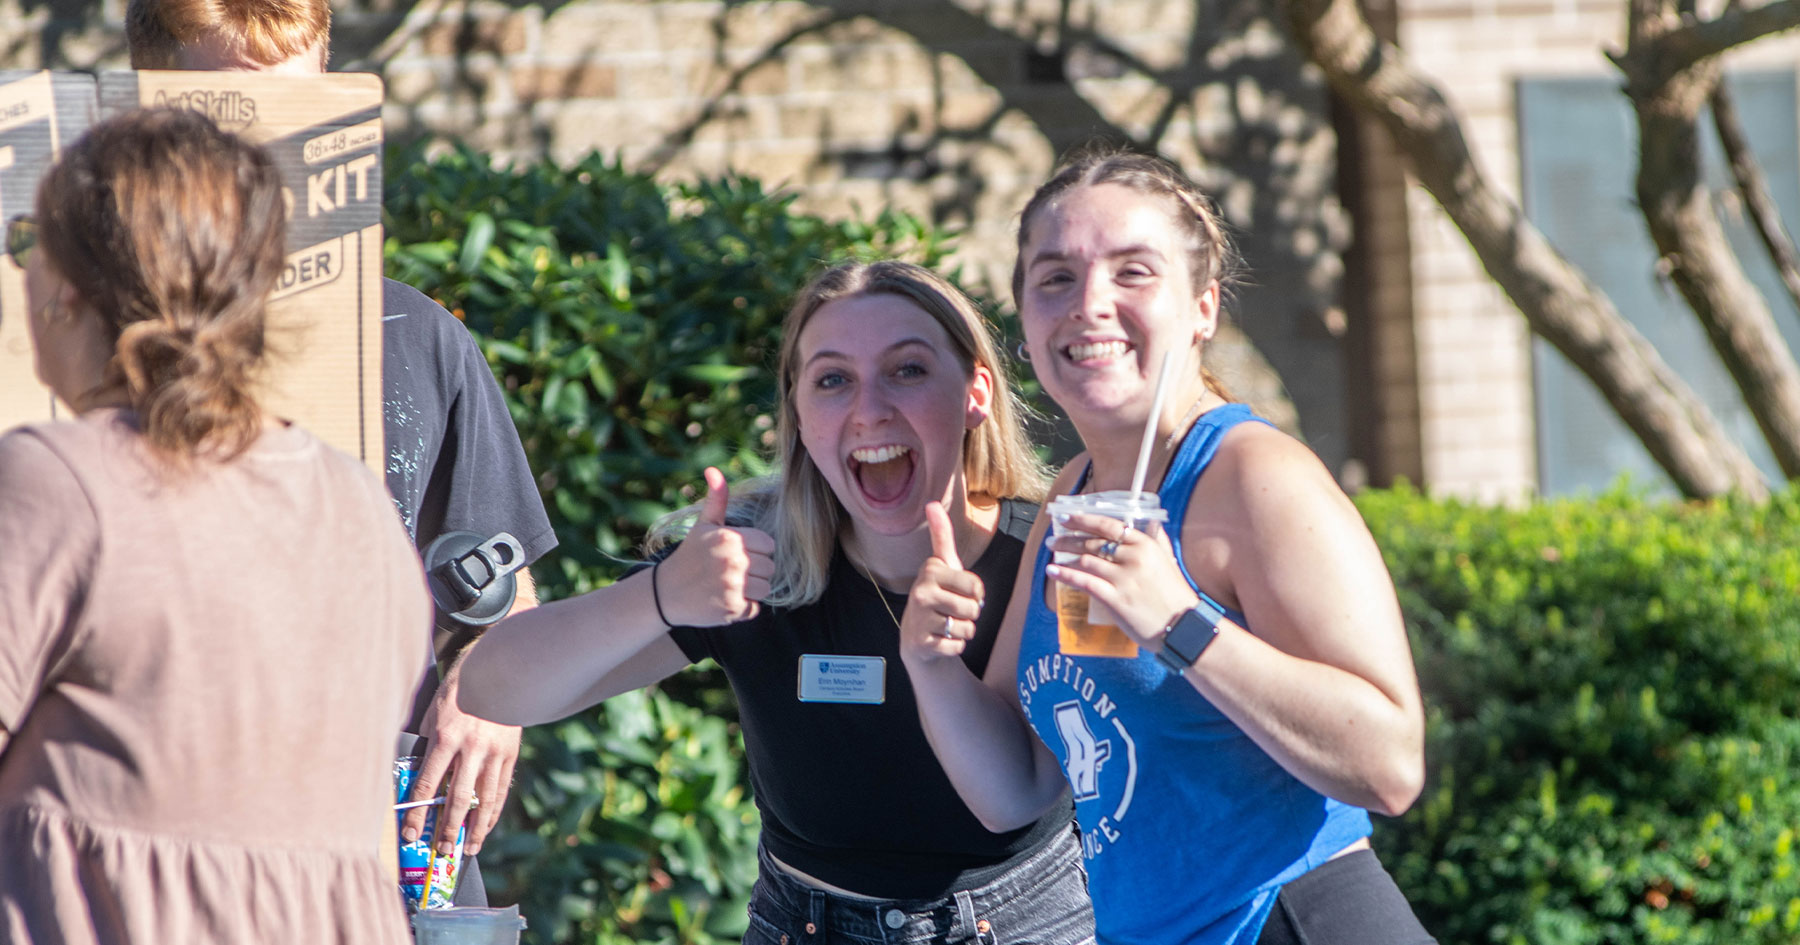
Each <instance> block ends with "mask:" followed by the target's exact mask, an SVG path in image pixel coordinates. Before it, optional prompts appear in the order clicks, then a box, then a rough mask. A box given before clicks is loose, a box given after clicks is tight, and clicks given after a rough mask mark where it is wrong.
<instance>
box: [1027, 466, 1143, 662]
mask: <svg viewBox="0 0 1800 945" xmlns="http://www.w3.org/2000/svg"><path fill="white" fill-rule="evenodd" d="M1077 512H1085V513H1088V514H1090V515H1104V516H1107V517H1108V518H1113V519H1117V520H1119V521H1121V522H1126V523H1129V524H1130V525H1131V527H1132V528H1134V529H1137V530H1138V531H1140V532H1143V533H1144V534H1146V535H1151V536H1154V535H1156V534H1157V533H1158V532H1159V531H1161V530H1162V526H1163V523H1164V522H1166V521H1168V520H1169V513H1168V512H1167V511H1166V510H1165V509H1163V507H1162V500H1161V499H1160V498H1159V497H1158V496H1157V495H1156V493H1154V492H1132V491H1130V490H1128V489H1120V490H1115V491H1112V492H1095V493H1092V494H1089V495H1059V496H1057V497H1056V498H1054V499H1051V500H1050V533H1051V535H1053V536H1056V537H1061V536H1063V535H1081V534H1087V533H1085V532H1078V531H1076V530H1074V529H1072V528H1070V527H1069V516H1070V515H1073V514H1075V513H1077ZM1076 557H1078V556H1077V555H1074V554H1070V553H1068V552H1063V551H1059V552H1056V555H1055V560H1056V562H1057V563H1058V564H1066V563H1068V562H1070V561H1073V560H1075V558H1076ZM1051 586H1052V588H1053V589H1054V590H1055V593H1056V639H1057V643H1058V645H1059V646H1060V648H1061V650H1062V652H1064V653H1066V654H1069V655H1071V656H1112V657H1119V658H1122V659H1135V658H1137V655H1138V647H1137V642H1136V641H1134V640H1132V639H1131V636H1130V635H1129V634H1127V633H1126V632H1125V631H1124V630H1122V629H1120V627H1119V618H1118V617H1116V616H1114V615H1113V612H1112V609H1111V608H1109V607H1107V606H1106V605H1105V604H1102V603H1100V602H1099V601H1097V600H1094V599H1093V598H1092V597H1090V596H1089V595H1088V593H1087V592H1086V591H1079V590H1076V589H1075V588H1072V587H1069V586H1067V585H1064V584H1062V583H1060V582H1056V581H1052V582H1051Z"/></svg>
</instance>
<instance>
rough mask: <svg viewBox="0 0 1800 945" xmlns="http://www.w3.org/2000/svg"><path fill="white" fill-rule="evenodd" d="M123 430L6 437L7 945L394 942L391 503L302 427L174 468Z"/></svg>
mask: <svg viewBox="0 0 1800 945" xmlns="http://www.w3.org/2000/svg"><path fill="white" fill-rule="evenodd" d="M133 422H134V420H133V415H132V414H131V413H129V412H127V411H118V410H102V411H95V412H93V413H90V414H88V415H86V416H84V417H83V418H82V419H80V420H78V421H75V422H71V423H54V424H44V425H39V426H34V427H28V428H23V429H20V430H16V431H14V432H12V433H10V434H8V435H6V436H5V437H0V734H3V735H5V736H7V741H6V743H5V745H4V748H3V749H0V942H8V943H17V945H24V943H47V942H55V943H75V945H85V943H134V945H156V943H171V945H174V943H181V945H195V943H211V942H219V943H225V942H231V943H246V945H247V943H256V945H277V943H285V942H293V943H302V942H304V943H306V945H329V943H352V942H354V943H359V945H360V943H375V945H387V943H393V945H403V943H405V942H407V941H409V938H408V935H407V931H406V920H405V914H404V911H403V909H402V907H401V905H400V900H399V898H398V894H397V892H396V890H395V886H394V883H393V881H392V879H391V877H390V876H389V874H388V873H387V871H386V869H385V868H384V866H383V863H382V860H381V857H380V845H381V838H382V827H383V819H384V818H385V817H389V816H391V815H390V814H389V813H388V805H389V804H391V794H390V791H391V788H390V772H391V765H392V761H393V758H392V748H393V741H394V733H395V732H397V731H399V729H400V726H401V724H402V719H403V716H404V711H405V709H406V702H407V700H408V697H409V696H410V694H411V692H412V687H413V685H414V684H415V682H416V681H417V678H418V676H419V674H420V672H421V670H422V668H423V667H424V665H425V657H426V652H425V648H426V646H427V640H428V639H429V636H428V627H429V622H430V609H429V608H430V605H429V603H428V599H427V597H426V593H425V589H424V581H423V578H422V576H421V573H420V570H419V564H418V559H417V557H416V555H415V553H414V551H413V549H412V548H411V546H410V544H409V543H408V542H407V540H406V536H405V534H404V532H403V531H402V529H401V527H400V523H399V520H398V517H397V516H396V515H395V513H394V508H393V504H392V502H391V500H390V499H389V498H388V496H387V494H386V492H385V490H384V489H383V488H382V485H381V483H380V481H379V480H378V479H376V477H375V476H374V474H373V473H371V472H370V471H369V470H367V469H365V468H363V467H362V466H360V465H359V464H358V463H357V462H356V461H355V460H353V459H351V458H349V457H347V456H344V455H343V454H340V453H338V452H336V451H334V450H332V449H330V448H328V447H326V446H324V445H323V444H322V443H320V442H319V441H318V440H316V439H314V438H313V437H312V436H311V435H310V434H308V433H306V432H305V431H303V430H300V429H299V428H297V427H286V428H281V429H275V430H270V431H268V432H265V433H264V434H263V435H262V436H261V438H260V439H259V440H258V441H257V442H256V443H255V445H254V446H252V447H251V449H250V451H249V452H247V453H245V454H244V455H243V456H241V457H239V458H238V459H236V460H233V461H232V462H230V463H227V464H223V465H220V464H197V465H195V466H194V467H193V468H192V469H191V470H190V471H189V472H187V473H185V474H171V473H169V472H167V471H165V470H163V469H162V467H160V466H158V465H157V464H155V463H154V462H152V461H151V460H149V459H148V458H147V457H146V455H145V448H144V446H143V441H142V440H141V438H140V437H139V436H138V434H137V433H136V432H135V430H134V428H133Z"/></svg>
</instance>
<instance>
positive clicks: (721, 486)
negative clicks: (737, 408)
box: [658, 466, 775, 627]
mask: <svg viewBox="0 0 1800 945" xmlns="http://www.w3.org/2000/svg"><path fill="white" fill-rule="evenodd" d="M730 506H731V487H730V486H728V485H726V483H725V474H724V473H721V472H719V470H718V469H716V468H714V467H712V466H708V467H707V468H706V500H705V501H704V502H703V503H701V506H700V517H699V519H697V520H696V521H695V522H694V527H693V528H692V529H690V530H689V531H688V534H687V537H686V538H684V539H682V542H681V544H680V546H678V547H677V548H676V549H675V551H674V552H673V553H671V554H670V555H669V557H668V558H667V560H665V561H664V562H663V564H662V567H664V568H666V569H667V570H666V571H664V572H663V573H662V574H661V575H660V576H659V577H658V581H659V582H660V583H659V587H660V589H661V592H662V602H663V613H665V614H666V615H667V616H668V619H669V622H671V623H673V624H675V625H676V626H686V627H716V626H719V625H721V624H727V623H736V622H738V621H740V620H749V619H750V618H751V617H754V616H756V614H757V611H758V609H759V605H758V603H757V602H758V601H760V600H762V599H763V598H765V597H768V596H769V582H770V581H771V580H772V579H773V578H774V577H775V559H774V554H775V539H773V538H771V537H769V534H768V533H767V532H764V531H762V530H760V529H755V528H734V527H732V526H729V525H726V524H725V513H726V510H727V509H729V508H730Z"/></svg>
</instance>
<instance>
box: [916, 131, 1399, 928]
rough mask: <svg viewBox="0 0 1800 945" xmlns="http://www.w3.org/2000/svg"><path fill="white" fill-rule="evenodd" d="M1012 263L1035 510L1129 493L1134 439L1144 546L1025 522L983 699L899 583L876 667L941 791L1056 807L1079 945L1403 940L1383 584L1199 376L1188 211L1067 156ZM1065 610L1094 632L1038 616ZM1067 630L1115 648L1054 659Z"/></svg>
mask: <svg viewBox="0 0 1800 945" xmlns="http://www.w3.org/2000/svg"><path fill="white" fill-rule="evenodd" d="M1018 251H1019V256H1018V261H1017V264H1016V266H1015V268H1014V271H1013V272H1014V274H1013V294H1014V298H1015V300H1016V302H1017V304H1018V307H1019V315H1020V322H1021V325H1022V327H1023V330H1024V334H1025V343H1024V350H1025V352H1026V353H1027V354H1028V355H1029V360H1030V362H1031V366H1032V370H1033V371H1034V372H1035V373H1036V375H1037V378H1038V380H1039V381H1040V382H1041V383H1042V384H1043V387H1044V391H1045V392H1046V393H1047V394H1049V395H1050V397H1051V398H1052V399H1054V400H1055V401H1056V403H1057V404H1058V405H1059V406H1060V407H1061V408H1062V409H1063V410H1064V412H1065V413H1066V414H1067V415H1068V417H1069V419H1070V421H1071V422H1072V423H1073V424H1074V426H1075V429H1076V431H1077V432H1078V433H1079V434H1080V435H1081V439H1082V442H1083V444H1084V445H1085V446H1086V451H1085V452H1084V453H1082V454H1081V455H1078V456H1076V457H1075V458H1074V459H1073V460H1072V461H1071V462H1070V463H1069V464H1068V465H1067V466H1066V467H1064V469H1063V471H1062V473H1061V475H1060V476H1058V478H1057V480H1056V483H1055V485H1054V486H1053V487H1052V490H1051V491H1052V494H1053V495H1066V494H1071V493H1093V492H1102V491H1110V490H1129V489H1130V488H1131V487H1132V482H1133V475H1134V472H1135V466H1136V460H1137V456H1138V451H1139V444H1140V442H1141V441H1142V438H1143V437H1144V435H1145V429H1146V426H1147V425H1148V426H1149V427H1150V428H1151V429H1152V431H1153V432H1152V433H1151V436H1152V440H1151V451H1150V455H1149V466H1148V475H1147V478H1146V489H1148V490H1153V491H1154V492H1155V493H1156V494H1157V496H1158V497H1159V499H1160V502H1161V508H1162V509H1163V510H1164V511H1166V513H1167V514H1168V521H1167V524H1166V527H1164V528H1163V529H1161V530H1159V531H1157V533H1156V534H1154V535H1152V534H1149V533H1148V532H1149V531H1150V529H1145V530H1142V531H1140V530H1138V529H1136V528H1130V527H1127V526H1126V524H1125V523H1124V522H1122V521H1120V520H1118V519H1115V518H1109V517H1104V516H1098V515H1081V514H1077V515H1071V516H1070V517H1069V519H1068V525H1069V528H1070V532H1071V533H1070V534H1065V535H1063V536H1061V537H1057V538H1052V539H1050V540H1046V538H1047V536H1048V535H1049V528H1050V522H1049V521H1048V516H1047V515H1040V516H1039V520H1038V522H1037V525H1036V526H1035V528H1034V529H1033V531H1032V534H1031V536H1030V538H1029V539H1028V541H1027V548H1028V549H1029V552H1028V554H1027V557H1026V559H1025V560H1026V566H1025V568H1024V570H1023V571H1022V572H1021V574H1020V577H1019V579H1018V581H1017V582H1016V583H1015V584H1014V594H1013V599H1012V601H1011V604H1010V606H1009V608H1008V612H1007V619H1006V623H1005V626H1004V627H1003V628H1002V629H1001V632H1000V639H999V641H998V642H997V643H996V644H995V649H994V656H993V659H992V660H991V661H990V662H989V665H988V669H987V672H986V675H985V678H983V677H979V676H978V675H977V674H975V673H972V672H970V670H969V668H968V667H967V666H966V665H965V664H964V663H963V661H962V660H961V659H960V658H959V657H960V656H961V652H962V648H963V646H964V644H963V641H961V640H959V639H946V638H945V637H944V636H943V635H941V634H938V633H935V632H934V628H935V627H936V625H937V623H938V622H939V621H941V620H942V619H944V617H945V616H946V615H954V614H956V613H958V612H960V611H961V610H966V608H967V607H968V606H970V604H971V603H972V602H971V601H970V600H969V599H968V597H967V595H966V593H964V592H963V591H961V590H960V588H961V587H963V586H965V585H966V584H967V577H966V575H965V574H964V572H962V570H961V568H960V566H959V565H958V564H957V562H956V560H955V558H954V557H951V556H948V555H945V554H941V553H940V554H939V555H937V556H934V558H933V559H932V560H930V561H928V562H927V563H926V565H925V567H924V568H923V569H922V570H921V572H920V575H919V578H918V581H917V583H916V584H915V585H914V587H913V591H912V598H913V601H914V602H915V605H917V606H920V609H921V610H923V611H924V612H922V613H920V614H918V615H917V616H915V615H914V614H913V613H912V612H911V610H909V611H908V613H907V615H906V617H905V621H904V626H905V633H904V634H903V638H902V645H901V653H902V656H903V658H904V660H905V662H906V666H907V669H908V672H909V674H910V676H911V678H912V683H913V687H914V688H915V690H916V691H917V692H918V694H919V704H920V707H921V710H922V713H923V718H924V726H925V731H926V733H927V734H928V736H929V737H930V739H931V742H932V745H933V747H934V748H935V750H936V751H937V754H938V757H939V758H940V759H941V760H942V761H943V764H944V768H945V770H946V771H947V772H948V773H949V775H950V777H951V780H952V781H953V782H954V783H955V784H956V786H957V789H958V791H959V792H960V793H961V795H962V797H963V799H964V800H965V801H967V802H968V804H969V806H970V808H971V809H973V810H974V811H975V812H976V814H977V815H978V816H980V817H981V819H982V822H983V823H985V824H987V825H988V827H989V828H991V829H994V830H1004V829H1007V828H1009V827H1012V826H1014V825H1016V824H1018V823H1022V822H1029V821H1030V820H1031V819H1032V818H1034V817H1036V816H1038V815H1039V813H1040V812H1041V811H1043V810H1044V809H1045V808H1046V807H1047V806H1049V805H1053V804H1054V803H1055V798H1056V797H1057V796H1058V795H1059V794H1060V793H1061V792H1062V791H1064V790H1066V789H1068V788H1069V787H1070V785H1073V786H1074V793H1075V801H1076V817H1077V819H1078V821H1079V822H1080V824H1081V828H1082V831H1083V844H1084V847H1085V852H1086V854H1087V863H1088V869H1089V875H1090V882H1089V891H1090V892H1091V893H1092V896H1093V902H1094V919H1095V926H1096V929H1097V931H1098V935H1099V939H1100V941H1101V942H1104V943H1131V945H1162V943H1171V945H1173V943H1181V945H1212V943H1250V942H1262V943H1269V945H1286V943H1298V942H1307V943H1313V945H1331V943H1395V945H1416V943H1424V942H1429V941H1431V938H1430V936H1429V935H1428V934H1427V933H1426V932H1425V930H1424V929H1423V928H1422V927H1420V925H1419V922H1418V920H1417V919H1416V918H1415V917H1414V916H1413V913H1412V910H1411V907H1410V906H1409V905H1408V904H1407V902H1406V900H1405V898H1404V897H1403V896H1402V895H1401V893H1400V892H1399V890H1398V889H1396V888H1395V885H1394V882H1393V880H1392V879H1390V878H1389V877H1388V875H1387V873H1386V871H1385V870H1384V869H1383V868H1382V867H1381V864H1380V863H1379V862H1378V861H1377V860H1376V858H1375V855H1374V853H1373V852H1371V850H1370V846H1369V841H1368V836H1369V833H1370V820H1369V814H1368V811H1370V810H1373V811H1377V812H1379V813H1382V814H1385V815H1389V816H1394V815H1398V814H1400V813H1401V812H1403V811H1405V810H1406V809H1407V807H1408V806H1410V805H1411V804H1412V802H1413V800H1414V799H1415V798H1416V797H1417V796H1418V794H1419V791H1420V787H1421V784H1422V782H1423V779H1424V752H1423V745H1424V714H1423V710H1422V708H1421V703H1420V697H1419V687H1418V681H1417V678H1416V676H1415V673H1414V670H1413V663H1412V655H1411V652H1410V651H1409V649H1408V645H1407V639H1406V633H1405V630H1404V628H1403V626H1402V623H1401V618H1400V609H1399V606H1398V604H1397V602H1396V599H1395V594H1394V587H1393V581H1392V580H1391V578H1390V577H1389V576H1388V573H1387V569H1386V567H1385V566H1384V565H1383V563H1382V559H1381V554H1380V552H1379V551H1378V550H1377V549H1376V547H1375V543H1374V541H1373V540H1372V539H1371V537H1370V535H1369V532H1368V529H1367V528H1366V527H1365V526H1364V524H1363V521H1362V519H1361V517H1360V516H1359V515H1358V514H1357V511H1356V508H1355V506H1353V505H1352V504H1351V503H1350V501H1349V500H1348V499H1347V498H1346V497H1345V495H1344V493H1343V491H1342V490H1341V489H1339V488H1338V486H1337V484H1336V483H1335V482H1334V481H1333V480H1332V478H1331V475H1330V474H1329V473H1328V472H1327V471H1326V469H1325V467H1324V466H1323V464H1321V463H1320V462H1319V460H1318V459H1317V457H1315V456H1314V455H1313V454H1312V453H1311V451H1309V450H1307V449H1306V447H1305V446H1303V445H1302V444H1300V443H1299V442H1297V441H1296V440H1294V439H1293V438H1292V437H1289V436H1287V435H1286V434H1283V433H1281V432H1280V431H1278V430H1276V429H1275V428H1274V427H1273V426H1270V425H1269V424H1268V423H1266V422H1263V421H1262V420H1260V419H1258V418H1257V417H1255V416H1254V415H1252V414H1251V412H1250V411H1249V410H1248V409H1247V408H1246V407H1245V406H1244V405H1242V404H1236V403H1232V402H1230V399H1229V398H1228V397H1227V395H1226V393H1225V390H1224V388H1223V387H1222V386H1221V385H1220V384H1219V383H1218V382H1217V381H1216V380H1214V379H1212V378H1211V376H1210V375H1209V374H1207V372H1206V370H1205V369H1204V367H1202V363H1201V359H1202V355H1203V353H1204V351H1205V348H1206V345H1207V343H1208V342H1209V341H1210V340H1211V339H1212V337H1213V333H1214V331H1215V330H1216V329H1217V328H1218V325H1219V320H1220V317H1221V296H1222V294H1223V291H1224V288H1225V287H1226V286H1227V285H1228V284H1229V282H1230V279H1231V276H1232V273H1233V271H1234V269H1235V260H1234V258H1233V255H1232V250H1231V245H1230V242H1229V241H1228V240H1227V238H1226V234H1225V232H1224V228H1223V227H1222V226H1221V224H1220V221H1219V219H1218V217H1217V215H1216V213H1215V211H1214V210H1213V208H1212V204H1211V202H1210V201H1209V200H1208V199H1207V197H1206V196H1205V194H1203V193H1202V192H1201V191H1200V189H1199V188H1198V187H1196V186H1195V185H1194V183H1193V182H1192V181H1191V180H1189V179H1188V178H1187V176H1186V175H1185V174H1183V173H1182V172H1181V170H1180V169H1179V168H1177V167H1175V166H1174V165H1173V164H1170V163H1169V162H1168V161H1165V160H1163V159H1161V158H1158V157H1153V156H1148V155H1143V154H1135V153H1130V152H1124V151H1107V150H1097V151H1091V152H1088V153H1084V154H1080V155H1077V156H1076V157H1074V158H1073V159H1072V160H1070V161H1068V162H1067V163H1065V164H1064V165H1063V166H1062V167H1061V168H1059V169H1058V170H1057V172H1056V174H1055V175H1054V176H1053V177H1052V178H1051V179H1050V180H1049V181H1048V182H1047V183H1045V184H1044V185H1043V186H1042V187H1041V188H1039V189H1038V191H1037V193H1036V194H1035V195H1034V196H1033V197H1032V198H1031V201H1030V202H1029V203H1028V204H1027V205H1026V207H1025V210H1024V212H1023V214H1022V215H1021V218H1020V223H1019V247H1018ZM1169 353H1172V355H1173V361H1172V367H1171V368H1170V370H1171V372H1172V373H1171V379H1170V383H1169V386H1168V393H1167V397H1166V400H1164V401H1163V407H1162V410H1161V412H1160V413H1158V414H1156V415H1154V416H1152V413H1151V411H1152V407H1153V404H1155V403H1156V398H1155V391H1156V387H1157V380H1158V376H1159V373H1160V370H1161V365H1162V363H1163V362H1164V356H1165V354H1169ZM1053 553H1055V554H1056V555H1057V560H1056V562H1053V561H1052V558H1051V556H1052V554H1053ZM1071 591H1078V592H1081V593H1083V594H1085V595H1087V596H1088V597H1090V598H1091V599H1092V600H1093V601H1094V602H1096V603H1098V604H1100V605H1103V608H1104V609H1094V610H1090V609H1088V608H1087V607H1086V606H1082V605H1085V603H1086V602H1085V601H1082V602H1081V604H1079V605H1069V604H1065V606H1064V607H1063V608H1062V610H1063V611H1064V613H1065V614H1066V616H1064V615H1059V608H1058V606H1057V603H1058V600H1059V598H1060V597H1062V596H1063V595H1067V594H1069V593H1070V592H1071ZM1077 607H1079V609H1077ZM1084 614H1085V619H1082V615H1084ZM1064 621H1067V622H1068V623H1069V624H1070V626H1068V627H1062V626H1059V624H1061V623H1062V622H1064ZM1089 622H1092V623H1098V624H1101V625H1102V626H1105V627H1113V626H1116V628H1117V629H1116V630H1113V631H1111V632H1112V633H1114V634H1117V635H1118V636H1117V637H1115V642H1116V643H1117V644H1118V645H1117V646H1116V647H1114V646H1110V645H1109V646H1105V647H1100V646H1093V645H1088V644H1083V643H1081V642H1080V640H1081V636H1080V635H1081V634H1082V633H1083V632H1084V627H1085V625H1086V624H1087V623H1089ZM1065 630H1066V631H1068V632H1067V633H1064V632H1063V631H1065ZM1102 654H1104V655H1102Z"/></svg>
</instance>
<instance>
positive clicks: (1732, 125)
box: [1712, 82, 1800, 308]
mask: <svg viewBox="0 0 1800 945" xmlns="http://www.w3.org/2000/svg"><path fill="white" fill-rule="evenodd" d="M1732 99H1733V96H1732V94H1731V92H1730V90H1729V89H1727V88H1726V87H1725V83H1723V82H1721V83H1719V87H1718V88H1716V89H1714V90H1713V95H1712V115H1713V127H1714V128H1715V129H1717V131H1718V133H1719V143H1720V144H1721V145H1722V146H1723V147H1724V149H1725V160H1726V163H1728V164H1730V165H1731V177H1732V179H1733V180H1735V181H1737V187H1738V194H1739V195H1741V196H1742V197H1743V199H1744V208H1745V210H1746V211H1747V212H1748V213H1749V214H1750V222H1751V223H1752V224H1753V225H1754V226H1755V227H1756V235H1757V237H1758V238H1760V239H1761V240H1762V244H1763V249H1766V250H1768V252H1769V259H1770V261H1771V262H1773V263H1775V269H1776V270H1777V271H1778V272H1780V273H1781V283H1782V285H1784V286H1786V287H1787V292H1788V297H1789V298H1791V299H1793V301H1794V305H1795V307H1796V308H1800V252H1796V251H1795V250H1794V240H1793V237H1792V236H1790V235H1789V234H1788V231H1787V227H1785V226H1783V225H1782V223H1781V211H1780V210H1779V209H1777V208H1776V206H1775V198H1774V197H1772V196H1770V195H1769V182H1768V180H1767V179H1766V178H1765V177H1764V176H1763V171H1762V166H1761V165H1760V164H1758V163H1757V161H1756V155H1755V154H1753V153H1751V151H1750V144H1749V142H1748V141H1746V140H1745V139H1744V128H1743V123H1742V122H1740V121H1739V120H1738V114H1737V105H1736V104H1735V103H1734V102H1733V100H1732Z"/></svg>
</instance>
